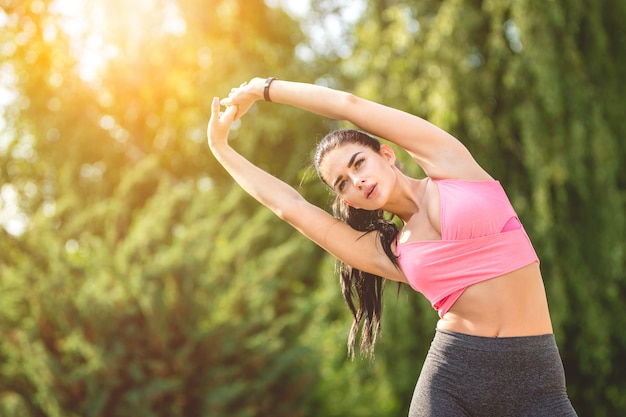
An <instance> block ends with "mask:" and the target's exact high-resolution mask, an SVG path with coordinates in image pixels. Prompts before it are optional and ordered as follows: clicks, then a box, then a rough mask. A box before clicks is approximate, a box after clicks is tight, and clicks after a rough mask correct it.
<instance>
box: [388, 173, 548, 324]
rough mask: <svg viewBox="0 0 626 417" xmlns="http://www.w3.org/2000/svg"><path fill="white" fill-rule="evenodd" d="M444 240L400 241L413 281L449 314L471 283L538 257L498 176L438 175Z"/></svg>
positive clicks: (402, 259)
mask: <svg viewBox="0 0 626 417" xmlns="http://www.w3.org/2000/svg"><path fill="white" fill-rule="evenodd" d="M433 181H434V182H435V184H436V185H437V187H438V189H439V197H440V201H441V208H440V216H441V240H427V241H416V242H407V243H399V242H398V244H397V254H398V262H399V264H400V267H401V268H402V271H403V272H404V275H405V276H406V277H407V279H408V281H409V284H410V285H411V287H413V289H415V290H416V291H419V292H421V293H422V294H424V296H425V297H426V298H427V299H428V300H429V301H430V302H431V304H432V306H433V308H434V309H435V310H437V311H438V313H439V316H440V317H443V316H444V314H446V313H447V312H448V310H449V309H450V308H451V307H452V305H453V304H454V303H455V302H456V301H457V300H458V299H459V298H460V297H461V295H462V294H463V291H465V289H466V288H467V287H469V286H470V285H472V284H476V283H478V282H482V281H486V280H488V279H491V278H496V277H498V276H501V275H504V274H507V273H509V272H513V271H515V270H516V269H519V268H522V267H524V266H526V265H529V264H531V263H532V262H539V259H538V257H537V254H536V253H535V250H534V249H533V246H532V243H531V242H530V239H529V237H528V235H527V234H526V231H525V230H524V228H523V227H522V224H521V223H520V221H519V219H518V218H517V214H516V213H515V210H514V209H513V207H512V206H511V203H510V202H509V199H508V197H507V195H506V193H505V192H504V189H503V188H502V186H501V185H500V182H499V181H495V180H494V181H467V180H433Z"/></svg>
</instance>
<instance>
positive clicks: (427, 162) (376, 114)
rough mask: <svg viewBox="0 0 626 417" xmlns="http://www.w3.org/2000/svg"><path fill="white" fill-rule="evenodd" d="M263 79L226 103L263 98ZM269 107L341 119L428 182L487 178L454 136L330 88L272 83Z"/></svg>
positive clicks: (424, 122)
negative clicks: (405, 160)
mask: <svg viewBox="0 0 626 417" xmlns="http://www.w3.org/2000/svg"><path fill="white" fill-rule="evenodd" d="M264 83H265V80H263V79H261V78H254V79H253V80H251V81H250V83H249V84H247V85H245V86H242V87H240V88H239V89H237V90H234V91H233V93H232V94H231V96H229V98H228V99H226V103H227V104H240V103H241V104H242V105H244V106H246V109H247V108H248V107H249V106H250V105H251V104H252V103H253V102H254V101H256V100H259V99H263V87H264ZM269 96H270V98H271V100H272V101H273V102H277V103H283V104H289V105H291V106H294V107H298V108H301V109H303V110H307V111H310V112H313V113H316V114H319V115H321V116H325V117H328V118H331V119H337V120H347V121H349V122H351V123H353V124H354V125H356V126H358V127H359V128H360V129H362V130H364V131H366V132H369V133H371V134H373V135H376V136H379V137H381V138H384V139H387V140H389V141H391V142H393V143H395V144H397V145H399V146H400V147H402V148H404V149H405V150H406V151H407V152H409V154H410V155H411V156H412V157H413V158H414V159H415V160H416V161H417V163H418V164H419V165H420V166H421V167H422V169H423V170H424V172H425V173H426V175H428V176H430V177H433V178H459V179H475V180H484V179H490V178H491V177H490V176H489V175H488V174H487V173H486V172H485V171H484V170H483V169H482V168H481V167H480V166H479V165H478V163H477V162H476V161H475V160H474V158H473V156H472V155H471V154H470V152H469V151H468V150H467V148H466V147H465V146H464V145H463V144H462V143H461V142H459V141H458V140H457V139H456V138H455V137H454V136H452V135H450V134H449V133H447V132H446V131H444V130H443V129H441V128H439V127H437V126H435V125H433V124H432V123H430V122H428V121H426V120H424V119H422V118H420V117H418V116H415V115H412V114H410V113H407V112H404V111H401V110H398V109H394V108H392V107H388V106H385V105H382V104H378V103H375V102H373V101H370V100H366V99H363V98H360V97H357V96H355V95H353V94H350V93H347V92H343V91H339V90H334V89H331V88H327V87H323V86H318V85H314V84H306V83H299V82H291V81H283V80H275V81H274V82H273V83H272V84H271V86H270V88H269Z"/></svg>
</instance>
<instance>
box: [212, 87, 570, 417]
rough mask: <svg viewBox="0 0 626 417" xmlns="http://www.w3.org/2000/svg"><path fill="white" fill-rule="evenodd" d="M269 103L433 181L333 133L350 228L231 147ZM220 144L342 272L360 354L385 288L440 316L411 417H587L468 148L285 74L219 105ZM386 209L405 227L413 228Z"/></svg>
mask: <svg viewBox="0 0 626 417" xmlns="http://www.w3.org/2000/svg"><path fill="white" fill-rule="evenodd" d="M260 99H265V100H266V101H273V102H277V103H284V104H289V105H292V106H295V107H298V108H301V109H304V110H307V111H310V112H314V113H316V114H319V115H321V116H325V117H329V118H333V119H338V120H347V121H349V122H351V123H353V124H354V125H356V126H358V127H359V128H360V129H362V130H363V131H365V132H369V133H371V134H373V135H376V136H379V137H382V138H385V139H387V140H389V141H391V142H393V143H395V144H396V145H398V146H400V147H402V148H404V149H405V150H406V151H407V152H408V153H409V154H410V155H411V156H412V157H413V159H415V161H416V162H417V163H418V164H419V165H420V166H421V167H422V169H423V171H424V172H425V173H426V175H427V176H426V178H423V179H415V178H411V177H408V176H407V175H405V174H403V173H402V172H401V171H400V169H399V168H398V167H397V166H396V155H395V154H394V151H393V150H392V148H390V147H389V146H387V145H384V144H381V143H380V142H378V141H377V140H376V139H374V138H372V137H371V136H369V135H368V134H365V133H363V132H360V131H355V130H345V131H337V132H332V133H330V134H329V135H328V136H327V137H326V138H324V139H323V140H322V141H321V142H320V144H319V146H318V149H317V152H316V156H315V165H316V168H317V171H318V174H319V177H320V178H321V179H322V181H323V182H324V183H326V185H328V186H329V187H330V188H331V189H332V190H333V191H334V192H335V193H336V194H337V200H338V207H339V210H338V214H341V215H343V216H340V217H343V218H345V217H347V218H348V219H347V223H344V222H342V221H339V220H338V219H336V218H334V217H333V216H331V215H329V214H328V213H326V211H324V210H322V209H320V208H318V207H316V206H314V205H312V204H310V203H308V202H307V201H305V200H304V198H303V197H302V196H301V195H300V194H298V192H297V191H296V190H294V189H293V188H292V187H290V186H289V185H287V184H285V183H284V182H282V181H280V180H279V179H277V178H275V177H273V176H271V175H270V174H268V173H266V172H264V171H262V170H261V169H259V168H258V167H256V166H255V165H253V164H252V163H250V162H249V161H247V160H246V159H245V158H243V157H242V156H241V155H239V154H238V153H237V152H236V151H234V150H233V149H232V148H231V147H230V146H229V144H228V140H227V139H228V131H229V129H230V126H231V124H232V122H233V121H234V120H235V119H238V118H240V117H241V116H243V115H244V114H245V113H246V112H247V111H248V109H249V108H250V106H251V105H252V104H253V103H254V102H255V101H257V100H260ZM220 105H224V106H226V110H225V111H224V112H223V113H222V112H220ZM208 137H209V146H210V148H211V151H212V152H213V154H214V155H215V157H216V158H217V160H218V161H219V162H220V163H221V164H222V165H223V166H224V168H225V169H226V170H227V171H228V172H229V173H230V174H231V175H232V177H233V178H234V179H235V181H236V182H237V183H239V185H240V186H241V187H242V188H243V189H244V190H246V191H247V192H248V193H249V194H250V195H252V196H253V197H254V198H256V199H257V200H258V201H259V202H261V203H262V204H264V205H265V206H267V207H268V208H270V209H271V210H273V211H274V212H275V213H276V214H277V215H278V216H279V217H280V218H281V219H283V220H285V221H287V222H289V223H290V224H291V225H292V226H294V227H295V228H296V229H298V230H299V231H300V232H301V233H303V234H304V235H305V236H307V237H308V238H309V239H311V240H313V241H314V242H315V243H317V244H318V245H320V246H321V247H322V248H324V249H325V250H326V251H328V252H330V253H331V254H333V255H334V256H336V257H337V258H338V259H339V260H340V261H341V262H342V263H343V265H344V267H343V268H342V272H341V275H342V281H343V284H344V285H343V287H344V288H343V291H344V297H345V298H346V301H347V302H348V304H349V306H350V308H351V310H352V312H353V314H354V315H355V323H354V325H353V328H352V332H351V337H350V343H349V344H350V345H353V343H354V335H355V334H356V330H358V326H359V323H360V322H362V321H363V322H364V324H363V326H364V330H363V333H364V337H363V339H362V342H361V344H362V347H363V348H364V349H366V350H368V349H370V348H371V347H372V346H373V344H374V343H375V338H376V335H377V333H378V324H379V322H380V281H381V278H380V277H383V278H386V279H389V280H393V281H398V282H401V283H408V284H409V285H411V286H412V287H413V288H414V289H416V290H417V291H420V292H421V293H423V294H424V295H425V296H426V297H427V298H428V299H429V300H430V301H431V303H432V305H433V307H434V308H435V309H437V310H438V312H439V316H440V320H439V321H438V323H437V329H436V333H435V337H434V339H433V342H432V344H431V348H430V350H429V353H428V356H427V358H426V361H425V363H424V366H423V368H422V372H421V374H420V377H419V379H418V382H417V385H416V388H415V392H414V395H413V399H412V402H411V408H410V411H409V415H410V416H457V415H462V416H465V415H467V416H481V417H485V416H499V417H502V416H550V417H554V416H575V415H576V413H575V411H574V409H573V408H572V406H571V404H570V401H569V399H568V397H567V394H566V389H565V376H564V372H563V366H562V363H561V359H560V356H559V353H558V349H557V347H556V343H555V340H554V336H553V334H552V325H551V321H550V316H549V311H548V303H547V300H546V295H545V290H544V286H543V281H542V277H541V273H540V270H539V260H538V258H537V255H536V254H535V251H534V250H533V247H532V245H531V243H530V240H529V239H528V236H527V234H526V232H525V231H524V229H523V227H522V225H521V223H520V222H519V220H518V218H517V215H516V214H515V212H514V210H513V208H512V207H511V206H510V203H509V201H508V198H507V197H506V194H505V193H504V190H503V189H502V187H501V186H500V183H499V182H498V181H496V180H494V179H493V178H492V177H491V176H490V175H489V174H488V173H487V172H486V171H485V170H484V169H483V168H481V167H480V165H478V163H477V162H476V161H475V160H474V158H473V157H472V155H471V154H470V153H469V151H468V150H467V148H466V147H465V146H464V145H463V144H462V143H461V142H459V141H458V140H457V139H456V138H454V137H453V136H451V135H450V134H448V133H446V132H445V131H443V130H441V129H439V128H438V127H436V126H434V125H432V124H431V123H429V122H427V121H425V120H423V119H421V118H419V117H416V116H413V115H411V114H408V113H405V112H403V111H400V110H396V109H393V108H389V107H386V106H383V105H381V104H377V103H374V102H371V101H368V100H364V99H361V98H358V97H355V96H354V95H351V94H348V93H345V92H341V91H336V90H333V89H329V88H325V87H321V86H316V85H311V84H303V83H296V82H287V81H282V80H276V79H275V78H273V77H270V78H268V79H267V80H263V79H261V78H254V79H253V80H251V81H250V83H243V84H242V85H241V86H240V87H238V88H234V89H232V90H231V93H230V95H229V97H228V98H226V99H224V100H222V101H221V103H220V100H219V99H217V98H215V99H214V100H213V107H212V115H211V120H210V121H209V126H208ZM383 212H389V213H393V214H394V215H396V216H398V217H399V219H400V220H401V221H402V228H401V230H397V228H395V227H394V224H393V223H392V222H390V221H388V220H385V219H384V217H383V216H382V215H381V213H383ZM363 218H367V219H366V220H363ZM353 293H355V294H354V297H356V298H357V299H358V301H359V305H358V306H357V307H355V306H354V305H353V302H352V300H353Z"/></svg>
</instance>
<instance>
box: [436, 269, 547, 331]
mask: <svg viewBox="0 0 626 417" xmlns="http://www.w3.org/2000/svg"><path fill="white" fill-rule="evenodd" d="M437 328H438V329H442V330H450V331H455V332H459V333H466V334H471V335H475V336H486V337H513V336H535V335H541V334H549V333H552V323H551V321H550V313H549V311H548V301H547V299H546V293H545V288H544V285H543V280H542V278H541V272H540V270H539V264H538V263H536V262H533V263H532V264H530V265H527V266H525V267H523V268H521V269H518V270H516V271H513V272H511V273H509V274H506V275H503V276H501V277H497V278H494V279H490V280H487V281H483V282H480V283H478V284H474V285H472V286H470V287H468V288H467V289H466V290H465V291H464V292H463V295H462V296H461V298H459V299H458V300H457V301H456V303H454V305H453V306H452V308H451V309H450V310H449V311H448V312H447V313H446V314H445V315H444V316H443V318H442V319H441V320H439V322H438V323H437Z"/></svg>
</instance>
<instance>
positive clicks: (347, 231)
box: [207, 98, 405, 281]
mask: <svg viewBox="0 0 626 417" xmlns="http://www.w3.org/2000/svg"><path fill="white" fill-rule="evenodd" d="M240 115H241V111H240V110H239V109H238V108H237V106H236V105H231V106H229V107H228V108H227V109H226V111H225V112H223V113H222V112H220V101H219V99H217V98H215V99H213V105H212V111H211V120H210V121H209V126H208V129H207V135H208V140H209V147H210V149H211V151H212V152H213V155H215V157H216V158H217V160H218V162H219V163H220V164H221V165H222V166H223V167H224V168H225V169H226V171H228V173H229V174H230V175H231V176H232V177H233V179H234V180H235V181H236V182H237V183H238V184H239V185H240V186H241V188H243V189H244V190H245V191H246V192H247V193H248V194H250V195H251V196H252V197H254V198H255V199H256V200H258V201H259V202H260V203H261V204H263V205H265V206H266V207H268V208H269V209H270V210H272V211H273V212H274V213H275V214H276V215H278V216H279V217H280V218H281V219H282V220H284V221H286V222H288V223H289V224H291V225H292V226H293V227H294V228H296V229H297V230H298V231H300V232H301V233H302V234H304V235H305V236H306V237H308V238H309V239H311V240H312V241H314V242H315V243H317V244H318V245H320V246H321V247H322V248H324V249H325V250H326V251H328V252H329V253H331V254H332V255H334V256H335V257H337V258H339V259H341V260H342V261H344V262H345V263H347V264H349V265H352V266H353V267H355V268H358V269H360V270H363V271H367V272H370V273H372V274H376V275H379V276H382V277H385V278H388V279H392V280H396V281H404V280H405V278H404V275H403V274H402V273H401V272H400V271H399V270H398V269H397V268H396V267H395V266H394V265H393V264H392V262H391V261H390V260H389V258H388V257H387V256H386V255H385V252H384V250H383V249H382V247H381V246H380V243H379V240H378V236H377V234H376V233H369V234H368V235H366V236H363V232H359V231H356V230H355V229H353V228H352V227H350V226H348V225H347V224H345V223H343V222H341V221H339V220H337V219H335V218H334V217H333V216H332V215H330V214H329V213H327V212H326V211H324V210H322V209H321V208H319V207H317V206H315V205H313V204H311V203H309V202H307V201H306V200H305V199H304V198H303V197H302V196H301V195H300V194H299V193H298V192H297V191H296V190H295V189H294V188H293V187H291V186H290V185H288V184H287V183H285V182H283V181H281V180H280V179H278V178H276V177H274V176H272V175H270V174H269V173H267V172H265V171H263V170H262V169H260V168H259V167H257V166H256V165H254V164H252V163H251V162H250V161H248V160H247V159H246V158H244V157H243V156H241V155H240V154H239V153H237V152H236V151H235V150H234V149H233V148H232V147H231V146H230V145H229V144H228V132H229V130H230V126H231V125H232V122H233V121H234V120H235V118H236V117H237V116H240Z"/></svg>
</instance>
